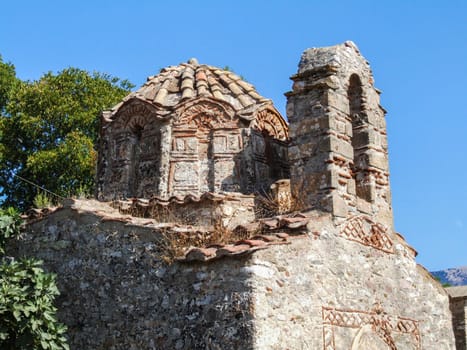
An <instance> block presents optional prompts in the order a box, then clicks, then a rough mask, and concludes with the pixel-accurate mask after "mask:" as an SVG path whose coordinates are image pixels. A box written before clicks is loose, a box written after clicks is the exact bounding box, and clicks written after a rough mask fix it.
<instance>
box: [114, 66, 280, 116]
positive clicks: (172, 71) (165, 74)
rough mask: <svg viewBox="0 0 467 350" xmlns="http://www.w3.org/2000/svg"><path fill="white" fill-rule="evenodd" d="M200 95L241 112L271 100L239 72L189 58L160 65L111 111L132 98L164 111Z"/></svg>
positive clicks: (269, 102) (268, 102)
mask: <svg viewBox="0 0 467 350" xmlns="http://www.w3.org/2000/svg"><path fill="white" fill-rule="evenodd" d="M200 97H205V98H213V99H216V100H220V101H222V102H227V103H229V104H230V105H231V106H232V107H233V109H234V110H235V111H236V112H240V114H241V111H243V110H248V109H250V107H252V106H255V105H256V106H258V105H263V104H271V105H272V102H271V100H269V99H266V98H264V97H262V96H261V95H259V94H258V93H257V92H256V90H255V88H254V86H253V85H251V84H249V83H247V82H246V81H244V80H243V79H242V78H241V77H239V76H238V75H236V74H234V73H232V72H230V71H228V70H224V69H220V68H217V67H213V66H208V65H205V64H199V63H198V61H197V60H196V59H194V58H192V59H190V60H189V61H188V62H187V63H181V64H179V65H178V66H170V67H167V68H163V69H162V70H161V71H160V73H159V74H158V75H155V76H151V77H149V78H148V80H147V82H146V83H145V84H144V85H143V86H141V87H140V88H139V89H138V90H137V91H135V92H132V93H131V94H130V95H128V96H127V97H125V99H124V100H123V101H122V103H120V104H118V105H116V106H115V107H114V108H112V112H115V111H116V110H118V108H119V107H120V106H121V105H122V104H123V103H125V102H126V101H128V100H130V99H133V98H137V99H139V100H141V101H145V102H148V103H150V104H152V105H154V106H155V107H158V108H160V109H163V110H164V109H165V110H171V109H174V108H176V107H177V106H178V105H180V104H181V103H183V102H185V101H187V100H191V99H196V98H200Z"/></svg>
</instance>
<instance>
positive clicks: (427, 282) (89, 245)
mask: <svg viewBox="0 0 467 350" xmlns="http://www.w3.org/2000/svg"><path fill="white" fill-rule="evenodd" d="M292 80H293V81H294V83H293V88H292V91H291V92H289V93H287V94H286V95H287V98H288V103H287V114H288V117H289V122H290V125H287V123H286V122H285V121H284V119H283V118H282V117H281V116H280V114H279V113H278V112H277V111H276V110H275V108H274V107H273V105H272V103H271V102H270V101H269V100H266V99H264V98H262V97H261V96H259V95H258V94H257V93H256V92H255V91H254V89H253V87H252V86H251V85H250V84H247V83H245V82H243V81H242V80H241V79H240V78H239V77H236V76H235V75H233V74H231V73H230V72H226V71H223V70H220V69H217V68H214V67H210V66H205V65H200V64H198V63H197V62H196V61H193V60H191V61H190V62H188V63H186V64H181V65H179V66H176V67H169V68H167V69H164V70H162V71H161V73H160V74H159V75H158V76H156V77H151V78H149V80H148V82H147V83H146V84H145V85H144V86H143V87H141V88H140V89H139V90H138V91H136V92H135V93H132V94H130V95H129V96H128V97H127V98H125V99H124V100H123V101H122V103H120V104H119V105H117V106H116V107H115V108H114V109H113V110H112V111H109V112H107V113H105V114H104V116H103V125H102V133H101V144H100V158H99V169H98V174H99V178H98V189H97V197H98V199H100V200H101V201H102V200H106V201H110V200H112V201H113V202H112V203H111V205H109V203H104V202H97V201H75V202H73V203H68V205H66V206H65V207H64V208H61V209H58V210H56V211H55V212H53V213H51V214H49V215H48V216H46V217H43V218H40V219H36V220H35V221H34V222H31V223H30V224H29V226H28V232H27V233H25V235H24V236H23V238H22V241H21V243H20V244H18V245H16V248H15V249H16V254H17V255H18V256H19V255H31V254H33V255H35V256H37V257H39V258H41V259H43V260H44V262H45V265H46V267H47V269H48V270H50V271H54V272H57V273H58V282H59V288H60V290H61V291H62V296H61V297H60V299H59V301H58V304H59V305H58V306H59V310H60V315H59V316H60V319H61V320H62V321H63V322H65V323H66V324H67V325H68V326H69V333H68V334H69V338H70V344H71V346H72V348H76V349H186V350H188V349H264V350H266V349H267V350H271V349H278V350H279V349H281V350H282V349H294V350H295V349H316V350H349V349H351V350H372V349H378V350H381V349H390V350H395V349H397V350H409V349H410V350H414V349H415V350H421V349H424V350H425V349H426V350H439V349H443V350H452V349H454V348H455V342H454V333H453V326H452V317H451V312H450V310H449V301H448V295H447V294H446V292H445V291H444V290H443V288H442V287H441V286H440V285H439V283H438V282H436V281H435V280H433V278H432V277H431V276H430V274H429V273H428V272H427V271H426V270H424V269H423V268H422V267H420V266H419V265H417V264H416V262H415V255H416V252H415V250H414V249H413V248H411V247H410V246H409V245H408V244H407V243H406V242H405V241H404V239H403V238H402V236H400V235H399V234H397V233H396V232H394V229H393V219H392V209H391V199H390V187H389V173H388V158H387V140H386V127H385V119H384V113H385V112H384V109H383V108H382V107H381V106H380V105H379V92H378V90H377V89H376V88H375V87H374V84H373V78H372V74H371V70H370V68H369V65H368V63H367V62H366V60H365V59H364V58H363V57H362V56H361V54H360V52H359V51H358V49H357V47H356V46H355V45H354V44H353V43H351V42H346V43H344V44H342V45H337V46H333V47H326V48H318V49H309V50H306V51H305V52H304V53H303V55H302V58H301V61H300V64H299V69H298V72H297V74H296V75H294V76H293V77H292ZM289 128H290V133H289ZM289 175H290V176H289ZM289 178H290V179H289ZM289 185H290V187H291V193H290V191H289ZM270 187H271V189H272V195H271V196H272V200H273V201H274V200H281V201H282V205H278V206H277V208H276V209H277V211H278V212H280V214H281V215H276V216H274V217H270V218H263V219H258V215H257V207H256V206H257V202H258V201H257V199H258V198H260V197H259V196H257V192H259V191H260V192H262V193H263V194H266V191H267V190H268V189H269V188H270ZM134 197H138V198H134ZM161 208H162V209H164V208H172V209H173V210H174V209H175V210H176V212H177V213H176V214H174V215H173V216H170V215H169V217H171V218H172V222H168V221H170V220H167V218H168V217H164V218H162V217H161V216H160V215H159V214H158V213H160V210H161ZM291 208H293V209H294V210H295V209H299V210H301V212H297V211H293V212H290V210H291ZM288 211H289V212H288ZM213 216H216V217H217V219H219V220H220V222H221V223H222V225H221V226H220V228H221V229H225V228H226V227H227V228H228V229H229V230H232V231H235V232H237V230H239V232H240V231H241V232H247V233H248V232H249V233H250V236H248V239H243V240H239V241H236V242H231V243H230V244H215V245H211V246H209V247H190V248H189V249H187V250H186V251H185V252H184V254H182V255H181V256H180V259H179V260H177V261H175V262H172V263H170V264H168V263H166V260H167V259H166V255H167V251H168V248H170V247H169V245H170V244H172V243H173V242H177V240H178V238H180V237H185V236H186V235H192V236H193V237H200V236H203V235H204V234H205V233H206V232H208V231H209V230H211V231H209V232H211V233H212V232H216V231H212V230H213V223H214V221H215V220H213V219H214V218H213ZM230 219H232V220H230ZM214 226H215V225H214ZM464 335H465V333H464Z"/></svg>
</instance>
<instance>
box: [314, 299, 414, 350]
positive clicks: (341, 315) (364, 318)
mask: <svg viewBox="0 0 467 350" xmlns="http://www.w3.org/2000/svg"><path fill="white" fill-rule="evenodd" d="M322 316H323V350H336V344H335V336H334V332H335V330H336V328H337V327H345V328H356V329H357V328H361V327H363V326H365V325H370V326H371V328H372V330H373V331H374V332H375V333H376V334H377V335H378V336H379V337H380V338H381V339H382V340H383V341H384V342H385V343H386V344H387V345H388V347H389V349H391V350H397V347H396V345H395V343H394V339H393V333H403V334H409V335H411V336H412V342H413V344H414V348H415V349H417V350H420V349H421V336H420V331H419V328H418V321H417V320H413V319H410V318H406V317H399V316H390V315H388V314H386V313H384V312H382V311H381V310H375V311H359V310H341V309H335V308H331V307H323V308H322Z"/></svg>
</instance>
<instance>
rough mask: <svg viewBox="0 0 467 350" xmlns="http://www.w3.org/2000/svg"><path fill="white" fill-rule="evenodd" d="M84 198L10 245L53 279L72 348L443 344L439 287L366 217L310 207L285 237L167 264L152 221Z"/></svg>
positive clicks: (323, 348)
mask: <svg viewBox="0 0 467 350" xmlns="http://www.w3.org/2000/svg"><path fill="white" fill-rule="evenodd" d="M87 205H88V204H86V203H85V202H77V203H75V204H74V205H73V207H71V208H66V209H61V210H59V211H56V212H54V213H52V214H51V215H49V216H48V217H47V218H45V219H43V220H41V221H38V222H36V223H33V224H31V225H29V232H28V233H27V234H25V235H24V237H23V238H22V240H21V242H19V244H18V245H17V247H16V255H27V256H36V257H39V258H41V259H43V260H44V263H45V266H46V268H47V269H48V270H49V271H53V272H56V273H57V274H58V284H59V288H60V290H61V291H62V295H61V296H60V298H59V299H58V307H59V310H60V313H59V317H60V320H61V321H62V322H65V323H66V324H67V325H68V327H69V332H68V334H69V338H70V343H71V348H72V349H264V350H266V349H268V350H271V349H317V350H340V349H345V350H347V349H372V348H371V347H370V348H368V347H365V344H367V343H371V344H373V346H374V344H376V345H377V346H378V344H379V346H378V347H377V348H378V349H399V350H406V349H407V350H408V349H427V350H430V349H432V350H439V349H443V350H449V349H454V341H453V331H452V325H451V314H450V312H449V307H448V296H447V294H446V293H445V292H444V290H443V289H442V288H441V287H440V285H439V284H438V283H437V282H436V281H434V280H433V279H432V278H431V277H430V275H429V274H428V273H427V272H426V271H425V270H423V269H422V268H420V267H419V266H417V264H416V263H415V261H414V251H413V250H412V249H411V248H410V247H408V246H407V245H406V244H405V242H404V241H403V240H402V238H400V237H398V236H393V235H390V234H389V233H387V232H386V231H385V230H384V229H382V228H381V227H380V226H378V224H376V223H374V222H372V221H371V220H370V219H369V218H362V217H357V218H353V219H351V220H347V221H346V222H344V223H343V224H342V225H339V226H335V225H334V223H333V221H332V219H331V217H330V216H328V215H327V214H319V213H318V212H313V213H309V214H308V215H309V216H310V217H311V220H310V223H309V224H308V228H307V233H306V234H302V235H298V236H295V237H292V238H290V239H289V242H288V243H289V244H286V245H280V246H279V245H278V246H269V247H268V248H267V249H264V250H259V251H257V252H255V253H254V254H253V255H250V256H243V257H238V258H235V259H234V258H228V259H223V260H217V261H214V262H212V263H209V264H201V263H180V262H173V263H171V264H166V263H164V259H163V257H164V254H165V246H166V244H167V243H166V242H165V241H164V239H163V237H164V236H163V235H162V233H163V232H162V231H163V230H162V229H161V227H159V228H158V225H157V224H154V223H151V222H148V220H147V219H139V218H134V217H133V218H129V217H126V216H125V217H121V216H119V214H118V213H115V211H114V210H113V209H111V208H109V207H107V206H106V205H105V204H100V206H101V207H100V208H90V207H87ZM91 209H92V210H91ZM369 237H372V239H369Z"/></svg>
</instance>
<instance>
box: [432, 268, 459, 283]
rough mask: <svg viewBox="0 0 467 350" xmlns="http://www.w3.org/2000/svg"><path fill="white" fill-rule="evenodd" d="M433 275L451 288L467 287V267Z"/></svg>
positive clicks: (450, 269)
mask: <svg viewBox="0 0 467 350" xmlns="http://www.w3.org/2000/svg"><path fill="white" fill-rule="evenodd" d="M431 274H432V275H433V276H434V277H435V278H437V279H439V281H440V282H441V283H442V284H449V285H451V286H465V285H467V266H461V267H454V268H449V269H445V270H439V271H432V272H431Z"/></svg>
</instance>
